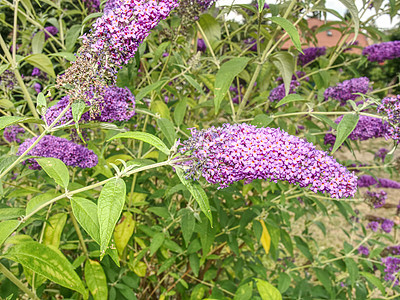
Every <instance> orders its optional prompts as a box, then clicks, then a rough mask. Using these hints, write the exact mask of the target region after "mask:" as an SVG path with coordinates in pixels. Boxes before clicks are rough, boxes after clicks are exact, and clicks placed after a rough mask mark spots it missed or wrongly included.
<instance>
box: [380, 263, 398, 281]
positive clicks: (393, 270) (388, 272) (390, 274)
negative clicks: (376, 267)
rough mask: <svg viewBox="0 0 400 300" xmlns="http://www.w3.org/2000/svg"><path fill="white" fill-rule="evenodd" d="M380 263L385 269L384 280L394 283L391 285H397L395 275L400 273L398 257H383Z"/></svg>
mask: <svg viewBox="0 0 400 300" xmlns="http://www.w3.org/2000/svg"><path fill="white" fill-rule="evenodd" d="M382 263H383V265H384V267H385V270H384V271H385V280H386V281H394V283H393V285H398V284H399V280H398V279H397V276H396V275H397V273H398V272H399V271H400V258H398V257H392V256H388V257H384V258H382Z"/></svg>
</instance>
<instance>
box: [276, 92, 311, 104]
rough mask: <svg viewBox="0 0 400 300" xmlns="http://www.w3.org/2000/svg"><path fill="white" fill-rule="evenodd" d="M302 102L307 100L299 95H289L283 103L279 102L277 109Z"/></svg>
mask: <svg viewBox="0 0 400 300" xmlns="http://www.w3.org/2000/svg"><path fill="white" fill-rule="evenodd" d="M300 101H307V99H305V98H304V97H303V96H300V95H297V94H289V95H287V96H286V97H284V98H283V99H282V100H281V101H279V102H278V103H277V104H276V106H275V107H279V106H282V105H284V104H287V103H291V102H300Z"/></svg>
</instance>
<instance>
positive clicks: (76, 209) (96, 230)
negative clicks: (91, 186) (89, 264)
mask: <svg viewBox="0 0 400 300" xmlns="http://www.w3.org/2000/svg"><path fill="white" fill-rule="evenodd" d="M71 207H72V212H73V214H74V216H75V218H76V220H77V221H78V223H79V224H80V225H81V226H82V228H83V229H84V230H85V231H86V232H87V233H88V234H89V235H90V236H91V237H92V238H93V239H94V240H95V241H96V242H97V243H98V244H100V225H99V219H98V217H97V205H96V204H95V203H93V202H92V201H90V200H87V199H85V198H81V197H72V198H71Z"/></svg>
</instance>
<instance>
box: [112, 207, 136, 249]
mask: <svg viewBox="0 0 400 300" xmlns="http://www.w3.org/2000/svg"><path fill="white" fill-rule="evenodd" d="M134 229H135V221H134V220H133V215H132V214H131V213H130V212H129V211H127V212H124V213H123V214H122V218H121V221H120V222H119V223H118V224H117V226H115V230H114V241H115V246H116V247H117V250H118V254H119V255H120V256H122V253H123V252H124V250H125V247H126V245H127V244H128V242H129V239H130V238H131V236H132V234H133V230H134Z"/></svg>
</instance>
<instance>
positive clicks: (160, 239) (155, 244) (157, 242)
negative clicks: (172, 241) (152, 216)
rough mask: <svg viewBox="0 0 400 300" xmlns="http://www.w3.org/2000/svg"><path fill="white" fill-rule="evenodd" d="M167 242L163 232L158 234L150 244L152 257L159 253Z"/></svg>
mask: <svg viewBox="0 0 400 300" xmlns="http://www.w3.org/2000/svg"><path fill="white" fill-rule="evenodd" d="M164 240H165V235H164V233H162V232H158V233H156V234H155V235H154V236H153V238H152V240H151V243H150V256H152V255H153V254H154V253H156V252H157V250H158V249H159V248H160V247H161V246H162V244H163V243H164Z"/></svg>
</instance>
